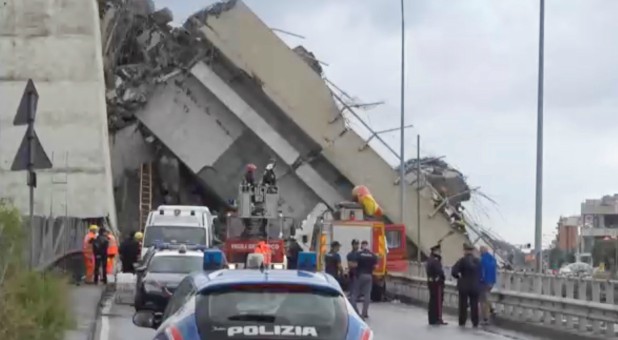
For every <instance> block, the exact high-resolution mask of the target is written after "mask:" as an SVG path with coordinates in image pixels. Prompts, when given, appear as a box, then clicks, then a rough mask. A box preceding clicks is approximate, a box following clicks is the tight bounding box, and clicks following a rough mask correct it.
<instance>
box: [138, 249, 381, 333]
mask: <svg viewBox="0 0 618 340" xmlns="http://www.w3.org/2000/svg"><path fill="white" fill-rule="evenodd" d="M207 256H208V258H207ZM221 261H224V259H223V254H222V253H221V252H219V253H218V254H216V252H214V251H213V252H209V254H208V255H206V254H205V255H204V269H205V271H204V272H201V273H192V274H191V275H189V276H187V277H186V278H185V279H184V280H183V281H182V282H181V283H180V285H179V286H178V288H177V289H176V291H175V292H174V295H173V296H172V298H171V299H170V301H169V304H168V305H167V308H166V309H165V312H164V313H162V314H161V313H158V314H154V313H152V312H146V311H140V312H137V313H136V314H135V316H134V318H133V322H134V323H135V324H136V325H137V326H140V327H148V328H154V329H157V333H156V335H155V338H154V340H223V339H226V340H227V339H262V340H265V339H269V340H270V339H277V340H279V339H280V340H290V339H320V340H370V339H373V332H372V331H371V329H370V328H369V326H368V325H367V324H366V323H365V322H364V321H363V320H362V319H361V318H360V316H358V314H357V313H356V312H355V311H354V309H353V308H352V306H351V305H350V304H349V302H348V300H347V299H346V297H345V294H344V292H343V290H342V289H341V286H340V285H339V283H338V282H337V281H336V280H335V279H334V278H333V277H332V276H330V275H328V274H325V273H318V272H315V268H316V254H315V253H300V254H299V257H298V262H299V270H270V271H269V270H260V269H244V270H225V269H224V270H214V271H209V269H215V268H217V267H219V268H221V267H222V266H221V263H220V262H221Z"/></svg>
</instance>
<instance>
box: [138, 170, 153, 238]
mask: <svg viewBox="0 0 618 340" xmlns="http://www.w3.org/2000/svg"><path fill="white" fill-rule="evenodd" d="M151 210H152V163H142V165H141V166H140V169H139V225H140V226H139V228H140V230H141V231H144V227H145V226H146V219H147V218H148V214H149V213H150V211H151Z"/></svg>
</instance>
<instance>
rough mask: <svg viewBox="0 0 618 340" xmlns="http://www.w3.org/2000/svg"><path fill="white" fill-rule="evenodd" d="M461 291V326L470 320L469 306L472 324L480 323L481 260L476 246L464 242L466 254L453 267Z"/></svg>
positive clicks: (475, 325) (474, 325) (452, 272)
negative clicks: (475, 251) (475, 253)
mask: <svg viewBox="0 0 618 340" xmlns="http://www.w3.org/2000/svg"><path fill="white" fill-rule="evenodd" d="M451 275H452V276H453V277H454V278H456V279H457V290H458V291H459V326H462V327H463V326H465V325H466V322H467V321H468V306H470V318H471V319H472V326H473V327H475V328H476V327H478V325H479V294H480V291H481V261H480V260H479V259H478V258H476V257H475V256H474V247H473V246H471V245H469V244H464V256H463V257H462V258H460V259H459V261H457V262H456V263H455V265H454V266H453V268H452V269H451Z"/></svg>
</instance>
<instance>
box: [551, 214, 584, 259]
mask: <svg viewBox="0 0 618 340" xmlns="http://www.w3.org/2000/svg"><path fill="white" fill-rule="evenodd" d="M580 225H581V217H580V216H569V217H562V216H561V217H560V219H559V220H558V226H557V235H556V240H557V242H556V247H558V249H560V250H562V251H565V252H573V251H577V249H578V246H579V227H580Z"/></svg>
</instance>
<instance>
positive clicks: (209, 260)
mask: <svg viewBox="0 0 618 340" xmlns="http://www.w3.org/2000/svg"><path fill="white" fill-rule="evenodd" d="M226 266H227V260H226V259H225V255H224V254H223V252H222V251H221V250H219V249H206V250H204V264H203V268H202V269H204V270H206V271H209V270H219V269H223V268H225V267H226Z"/></svg>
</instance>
